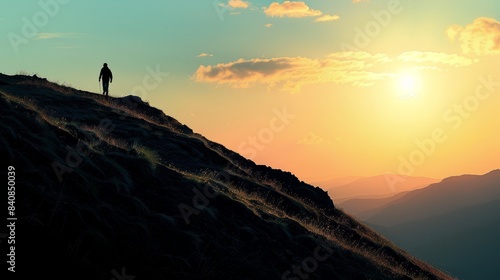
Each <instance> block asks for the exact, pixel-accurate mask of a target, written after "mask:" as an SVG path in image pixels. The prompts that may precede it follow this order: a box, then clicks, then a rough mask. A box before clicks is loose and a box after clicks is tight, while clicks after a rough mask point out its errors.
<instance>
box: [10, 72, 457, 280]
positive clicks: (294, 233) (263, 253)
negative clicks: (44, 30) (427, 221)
mask: <svg viewBox="0 0 500 280" xmlns="http://www.w3.org/2000/svg"><path fill="white" fill-rule="evenodd" d="M0 81H1V82H2V85H1V86H0V106H1V108H2V115H1V119H2V121H1V127H0V131H2V138H1V139H0V147H1V148H0V149H1V150H0V151H1V157H2V159H4V160H5V163H6V164H7V165H9V166H13V167H14V168H15V176H16V209H17V210H16V214H15V215H16V217H18V221H17V226H16V236H17V240H18V245H17V247H16V255H17V256H18V257H17V259H16V262H17V269H18V271H19V272H18V273H17V274H16V276H19V277H21V276H24V277H26V274H28V275H30V274H29V273H30V272H36V273H37V276H49V275H50V276H51V279H67V278H71V279H113V278H114V279H132V278H133V277H132V276H130V277H129V275H133V276H134V277H137V279H299V278H298V277H300V278H304V279H305V278H307V279H415V278H420V279H450V278H449V276H447V275H446V274H444V273H442V272H440V271H438V270H435V269H433V268H432V267H430V266H429V265H427V264H425V263H423V262H421V261H419V260H417V259H415V258H413V257H412V256H410V255H408V254H407V253H405V252H404V251H402V250H400V249H398V248H397V247H395V246H393V245H392V244H391V243H390V242H388V241H387V240H385V239H384V238H382V237H381V236H379V235H378V234H377V233H375V232H374V231H372V230H371V229H370V228H368V227H366V226H364V225H363V224H360V223H359V222H357V221H356V220H353V219H352V218H350V217H349V216H347V215H345V214H344V213H343V212H341V211H339V210H337V209H335V207H334V205H333V203H332V201H331V200H330V198H329V197H328V195H327V194H326V192H324V191H322V190H321V189H320V188H317V187H316V188H315V187H313V186H310V185H308V184H306V183H304V182H301V181H299V180H298V179H297V178H296V177H295V176H293V175H292V174H291V173H288V172H283V171H281V170H274V169H271V168H269V167H266V166H257V165H255V164H254V163H253V162H251V161H249V160H247V159H244V158H242V157H241V156H240V155H238V154H236V153H234V152H232V151H229V150H227V149H226V148H224V147H223V146H221V145H219V144H217V143H213V142H211V141H209V140H207V139H205V138H204V137H203V136H201V135H199V134H196V133H193V132H192V131H191V129H189V128H188V127H186V126H184V125H182V124H180V123H179V122H177V121H176V120H174V119H173V118H171V117H168V116H166V115H164V114H163V113H162V112H161V111H160V110H158V109H155V108H152V107H150V106H149V105H148V104H147V103H144V102H143V101H142V100H140V98H138V97H133V96H128V97H124V98H108V99H105V98H104V97H102V96H100V95H96V94H92V93H89V92H83V91H78V90H75V89H72V88H68V87H64V86H59V85H57V84H53V83H50V82H48V81H46V80H44V79H39V78H34V77H26V76H5V75H0ZM125 276H127V277H125Z"/></svg>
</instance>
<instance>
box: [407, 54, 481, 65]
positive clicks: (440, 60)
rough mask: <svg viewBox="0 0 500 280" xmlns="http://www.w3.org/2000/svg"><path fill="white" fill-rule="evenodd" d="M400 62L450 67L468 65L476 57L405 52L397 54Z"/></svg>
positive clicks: (474, 61) (473, 61) (472, 62)
mask: <svg viewBox="0 0 500 280" xmlns="http://www.w3.org/2000/svg"><path fill="white" fill-rule="evenodd" d="M398 59H399V60H400V61H402V62H410V63H418V64H426V65H429V64H430V65H439V64H441V65H446V66H452V67H464V66H469V65H471V64H474V63H476V62H477V60H476V59H470V58H467V57H464V56H460V55H456V54H447V53H437V52H419V51H413V52H405V53H402V54H401V55H399V56H398Z"/></svg>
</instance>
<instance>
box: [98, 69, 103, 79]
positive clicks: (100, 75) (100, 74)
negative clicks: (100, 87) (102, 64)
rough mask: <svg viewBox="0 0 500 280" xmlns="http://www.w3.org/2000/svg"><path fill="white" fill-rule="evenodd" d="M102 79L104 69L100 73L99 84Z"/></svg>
mask: <svg viewBox="0 0 500 280" xmlns="http://www.w3.org/2000/svg"><path fill="white" fill-rule="evenodd" d="M101 77H102V69H101V72H100V73H99V82H100V81H101Z"/></svg>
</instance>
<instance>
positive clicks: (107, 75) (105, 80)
mask: <svg viewBox="0 0 500 280" xmlns="http://www.w3.org/2000/svg"><path fill="white" fill-rule="evenodd" d="M101 78H102V90H103V93H102V94H103V95H105V96H108V91H109V83H112V82H113V73H111V70H110V69H109V68H108V64H107V63H104V65H103V67H102V69H101V73H99V82H101Z"/></svg>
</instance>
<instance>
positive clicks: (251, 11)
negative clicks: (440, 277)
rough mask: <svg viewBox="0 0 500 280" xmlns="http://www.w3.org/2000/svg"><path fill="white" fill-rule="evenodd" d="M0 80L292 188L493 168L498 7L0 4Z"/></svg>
mask: <svg viewBox="0 0 500 280" xmlns="http://www.w3.org/2000/svg"><path fill="white" fill-rule="evenodd" d="M0 3H1V4H2V9H1V11H0V36H1V37H0V72H2V73H4V74H11V75H12V74H16V73H28V74H37V75H38V76H41V77H46V78H47V79H49V80H51V81H57V82H59V83H61V84H65V85H70V86H73V87H75V88H78V89H82V90H87V91H91V92H99V91H100V85H99V83H98V74H99V70H100V68H101V67H102V64H103V63H104V62H106V63H108V65H109V68H110V69H111V70H112V71H113V75H114V80H113V83H112V84H111V86H110V94H111V95H112V96H116V97H118V96H126V95H130V94H133V95H137V96H139V97H141V98H142V99H143V100H145V101H147V102H149V104H150V105H152V106H154V107H157V108H159V109H161V110H163V111H164V112H165V113H166V114H167V115H170V116H172V117H174V118H176V119H177V120H179V121H180V122H182V123H184V124H186V125H188V126H189V127H191V128H192V129H193V130H194V131H195V132H197V133H200V134H202V135H204V136H205V137H207V138H208V139H210V140H212V141H215V142H218V143H221V144H223V145H224V146H226V147H227V148H229V149H231V150H234V151H236V152H239V153H240V154H241V155H243V156H245V157H247V158H250V159H252V160H254V161H255V162H256V163H258V164H265V165H269V166H272V167H275V168H279V169H283V170H287V171H290V172H292V173H294V174H296V175H297V176H298V177H299V178H300V179H302V180H306V181H321V180H327V179H331V178H340V177H346V176H373V175H379V174H386V173H391V174H400V175H408V176H426V177H433V178H444V177H448V176H453V175H459V174H484V173H486V172H488V171H490V170H493V169H497V168H500V145H499V143H500V129H499V128H500V22H499V21H500V2H498V1H494V0H474V1H472V0H465V1H460V2H458V1H455V0H440V1H435V0H380V1H378V0H366V1H362V0H311V1H304V2H302V1H281V0H280V1H278V2H273V1H257V0H255V1H251V0H249V1H242V0H230V1H229V0H215V1H212V0H188V1H160V0H151V1H129V0H120V1H118V0H100V1H97V0H86V1H78V0H41V1H19V0H0Z"/></svg>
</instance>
